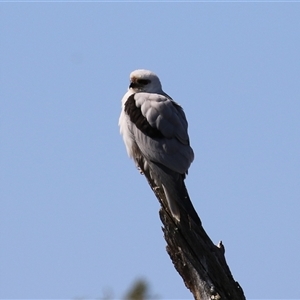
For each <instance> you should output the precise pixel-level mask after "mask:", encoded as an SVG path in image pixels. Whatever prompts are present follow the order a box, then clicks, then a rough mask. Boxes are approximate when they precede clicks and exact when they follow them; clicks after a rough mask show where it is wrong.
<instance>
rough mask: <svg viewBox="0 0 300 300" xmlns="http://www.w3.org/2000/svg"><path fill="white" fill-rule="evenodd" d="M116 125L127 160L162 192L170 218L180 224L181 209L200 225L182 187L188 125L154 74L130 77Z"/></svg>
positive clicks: (189, 155)
mask: <svg viewBox="0 0 300 300" xmlns="http://www.w3.org/2000/svg"><path fill="white" fill-rule="evenodd" d="M119 126H120V133H121V135H122V136H123V140H124V143H125V146H126V149H127V153H128V155H129V157H131V158H133V160H134V161H135V163H136V166H137V167H138V169H139V170H140V171H141V172H142V173H144V174H145V175H146V176H147V177H148V178H149V177H150V178H151V180H152V181H154V183H155V185H156V187H158V188H160V189H162V190H163V192H164V194H165V196H166V199H167V202H168V206H169V209H170V211H171V213H172V215H173V217H174V218H175V219H176V220H177V221H178V222H179V221H180V207H181V208H182V209H184V210H185V211H186V212H187V214H188V215H190V217H191V218H192V219H193V220H194V222H196V223H198V224H200V220H199V217H198V215H197V213H196V211H195V209H194V207H193V205H192V203H191V201H190V198H189V195H188V192H187V190H186V187H185V184H184V179H185V175H186V174H187V172H188V168H189V167H190V164H191V163H192V161H193V159H194V152H193V149H192V148H191V146H190V142H189V136H188V132H187V128H188V123H187V120H186V117H185V114H184V112H183V109H182V108H181V106H180V105H179V104H177V103H176V102H175V101H173V99H172V98H171V97H170V96H168V95H167V94H166V93H165V92H164V91H163V90H162V85H161V83H160V80H159V78H158V77H157V75H156V74H154V73H153V72H151V71H148V70H143V69H141V70H135V71H133V72H132V73H131V74H130V85H129V88H128V91H127V93H126V94H125V95H124V97H123V99H122V111H121V115H120V118H119Z"/></svg>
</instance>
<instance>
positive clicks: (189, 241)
mask: <svg viewBox="0 0 300 300" xmlns="http://www.w3.org/2000/svg"><path fill="white" fill-rule="evenodd" d="M146 177H147V179H148V182H149V184H150V186H151V188H152V190H153V192H154V193H155V195H156V197H157V199H158V200H159V202H160V204H161V209H160V212H159V214H160V219H161V221H162V223H163V225H164V227H163V228H162V230H163V232H164V238H165V240H166V242H167V252H168V254H169V256H170V258H171V260H172V262H173V264H174V267H175V268H176V270H177V271H178V273H179V274H180V276H181V277H182V279H183V281H184V283H185V285H186V287H187V288H188V289H189V290H190V291H191V292H192V294H193V295H194V298H195V299H196V300H212V299H215V300H244V299H246V298H245V296H244V293H243V290H242V288H241V286H240V285H239V283H238V282H237V281H235V280H234V278H233V276H232V274H231V272H230V269H229V267H228V265H227V263H226V260H225V256H224V254H225V248H224V246H223V244H222V242H220V243H219V244H218V245H217V246H216V245H214V244H213V242H212V241H211V239H210V238H209V236H208V235H207V234H206V232H205V230H204V229H203V227H202V225H201V224H195V223H194V222H193V220H192V219H191V218H190V217H189V216H188V215H187V214H186V212H185V211H184V210H181V212H180V216H181V217H180V222H179V223H178V222H176V221H175V220H174V219H173V217H172V216H171V213H170V212H169V209H168V205H167V201H166V198H165V195H164V193H163V192H162V191H161V190H159V189H158V188H157V187H156V186H155V184H154V182H153V181H152V180H151V178H150V177H148V176H147V174H146Z"/></svg>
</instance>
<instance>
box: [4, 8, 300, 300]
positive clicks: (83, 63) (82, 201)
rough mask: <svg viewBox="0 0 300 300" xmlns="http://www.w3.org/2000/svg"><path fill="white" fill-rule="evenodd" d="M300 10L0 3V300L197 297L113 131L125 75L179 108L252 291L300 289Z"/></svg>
mask: <svg viewBox="0 0 300 300" xmlns="http://www.w3.org/2000/svg"><path fill="white" fill-rule="evenodd" d="M299 20H300V4H299V3H70V2H64V3H0V36H1V47H0V82H1V89H0V99H1V110H0V120H1V121H0V122H1V124H0V125H1V128H0V134H1V145H0V155H1V164H0V168H1V194H0V195H1V202H0V244H1V247H0V298H44V299H45V298H48V299H54V298H64V299H72V298H76V297H85V298H96V297H103V295H105V294H107V293H112V295H113V297H114V298H120V297H122V296H123V295H124V294H125V292H126V291H127V289H128V288H129V287H130V285H131V284H132V282H133V281H134V280H135V279H136V278H140V277H142V278H145V279H146V280H147V281H148V282H149V284H150V287H151V292H152V294H155V295H159V296H160V297H161V299H191V298H192V295H191V294H190V292H189V291H188V290H187V289H186V288H185V286H184V284H183V282H182V279H181V277H180V276H179V275H178V274H177V272H176V271H175V269H174V268H173V265H172V263H171V261H170V259H169V257H168V255H167V253H166V251H165V241H164V239H163V235H162V231H161V222H160V220H159V217H158V209H159V205H158V202H157V200H156V198H155V197H154V195H153V193H152V192H151V190H150V188H149V187H148V185H147V182H146V180H145V178H144V177H143V176H141V175H139V173H138V171H137V170H136V169H135V167H134V164H133V162H132V161H130V160H129V158H128V157H127V155H126V151H125V147H124V145H123V142H122V139H121V137H120V135H119V129H118V126H117V123H118V118H119V113H120V101H121V98H122V96H123V94H124V93H125V92H126V90H127V86H128V82H129V81H128V80H129V73H130V72H131V71H132V70H134V69H137V68H147V69H150V70H152V71H154V72H156V73H157V74H158V75H159V77H160V78H161V81H162V84H163V87H164V90H165V91H166V92H167V93H168V94H170V95H171V96H172V97H173V98H174V99H175V100H176V101H177V102H179V103H180V104H181V105H182V106H183V107H184V110H185V112H186V115H187V118H188V121H189V134H190V139H191V145H192V147H193V149H194V152H195V161H194V163H193V164H192V166H191V168H190V171H189V176H188V178H187V180H186V185H187V187H188V190H189V193H190V196H191V199H192V201H193V203H194V206H195V208H196V210H197V211H198V214H199V216H200V218H201V219H202V221H203V225H204V228H205V229H206V231H207V233H208V234H209V236H210V237H211V239H212V240H213V241H214V242H215V243H217V242H218V241H219V240H222V241H223V243H224V245H225V248H226V258H227V261H228V264H229V266H230V268H231V271H232V273H233V275H234V277H235V279H236V280H237V281H239V283H240V285H241V286H242V287H243V289H244V292H245V294H246V296H247V299H251V298H252V299H267V298H268V299H271V298H282V299H283V298H285V299H287V298H289V299H299V298H300V285H299V268H300V258H299V247H300V242H299V231H300V221H299V209H300V207H299V200H300V188H299V186H300V184H299V183H300V171H299V170H300V163H299V162H300V160H299V153H300V129H299V128H300V117H299V115H300V84H299V82H300V60H299V53H300V35H299V30H300V21H299Z"/></svg>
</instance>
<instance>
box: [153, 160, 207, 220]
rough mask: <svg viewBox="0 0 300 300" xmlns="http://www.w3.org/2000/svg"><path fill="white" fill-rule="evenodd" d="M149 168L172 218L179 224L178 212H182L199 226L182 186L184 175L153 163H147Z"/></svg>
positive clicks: (186, 192)
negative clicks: (160, 188) (160, 187)
mask: <svg viewBox="0 0 300 300" xmlns="http://www.w3.org/2000/svg"><path fill="white" fill-rule="evenodd" d="M149 167H150V169H151V173H152V174H151V175H152V177H154V178H155V181H156V184H158V185H160V186H162V188H163V191H164V193H165V196H166V199H167V201H168V205H169V208H170V211H171V213H172V215H173V217H174V218H175V219H176V220H177V221H178V222H179V221H180V211H181V210H184V211H185V212H186V213H187V214H188V215H189V216H190V217H191V218H192V219H193V220H194V222H195V223H196V224H199V225H200V224H201V221H200V219H199V216H198V214H197V212H196V211H195V208H194V206H193V204H192V201H191V200H190V197H189V194H188V191H187V189H186V186H185V184H184V175H183V174H179V173H177V172H174V171H172V170H170V169H168V168H166V167H165V166H163V165H161V164H158V163H155V162H151V163H149Z"/></svg>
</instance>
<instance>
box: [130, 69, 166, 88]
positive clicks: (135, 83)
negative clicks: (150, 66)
mask: <svg viewBox="0 0 300 300" xmlns="http://www.w3.org/2000/svg"><path fill="white" fill-rule="evenodd" d="M130 89H132V90H133V91H134V92H136V93H137V92H145V93H161V92H162V87H161V83H160V80H159V78H158V77H157V75H156V74H154V73H153V72H151V71H149V70H143V69H140V70H135V71H133V72H132V73H131V74H130V85H129V90H130Z"/></svg>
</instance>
